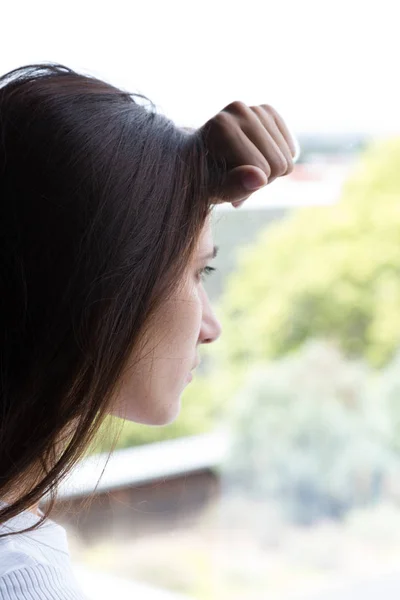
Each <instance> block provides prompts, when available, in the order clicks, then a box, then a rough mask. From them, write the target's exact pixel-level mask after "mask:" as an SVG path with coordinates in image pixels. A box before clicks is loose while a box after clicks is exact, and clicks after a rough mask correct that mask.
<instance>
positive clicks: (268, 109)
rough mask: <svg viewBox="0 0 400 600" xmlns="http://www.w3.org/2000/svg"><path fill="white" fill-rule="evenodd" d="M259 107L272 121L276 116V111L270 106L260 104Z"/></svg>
mask: <svg viewBox="0 0 400 600" xmlns="http://www.w3.org/2000/svg"><path fill="white" fill-rule="evenodd" d="M261 107H262V108H263V109H264V112H265V113H266V114H267V115H268V116H269V117H270V118H271V119H274V118H275V116H276V110H275V109H274V107H273V106H271V105H270V104H261Z"/></svg>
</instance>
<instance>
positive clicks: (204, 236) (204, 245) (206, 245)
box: [198, 219, 214, 253]
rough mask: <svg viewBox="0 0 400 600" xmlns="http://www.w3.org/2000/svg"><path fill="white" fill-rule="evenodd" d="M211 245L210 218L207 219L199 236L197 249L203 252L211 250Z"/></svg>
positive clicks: (212, 242) (212, 241) (212, 243)
mask: <svg viewBox="0 0 400 600" xmlns="http://www.w3.org/2000/svg"><path fill="white" fill-rule="evenodd" d="M213 245H214V240H213V234H212V227H211V220H210V219H207V221H206V222H205V224H204V227H203V229H202V232H201V235H200V238H199V244H198V251H199V252H201V253H203V252H205V251H207V250H211V249H212V247H213Z"/></svg>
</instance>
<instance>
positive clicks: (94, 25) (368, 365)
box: [0, 0, 400, 600]
mask: <svg viewBox="0 0 400 600" xmlns="http://www.w3.org/2000/svg"><path fill="white" fill-rule="evenodd" d="M1 12H2V23H3V26H2V36H1V39H0V49H1V52H0V67H1V72H2V73H5V72H6V71H8V70H10V69H12V68H16V67H18V66H21V65H23V64H29V63H34V62H47V61H54V62H61V63H64V64H66V65H67V66H70V67H72V68H75V69H77V70H80V71H81V72H86V73H88V74H92V75H94V76H97V77H100V78H102V79H105V80H107V81H109V82H110V83H112V84H114V85H117V86H120V87H123V88H124V89H126V90H129V91H131V92H138V93H142V94H145V95H146V96H148V97H149V98H150V99H151V100H152V101H153V102H154V103H155V104H156V105H157V106H158V109H159V110H160V111H161V112H163V113H165V114H166V115H167V116H168V117H170V118H171V119H173V120H174V121H175V122H176V123H177V124H178V125H182V126H190V127H199V126H201V125H202V124H203V123H204V122H205V121H206V120H208V119H209V118H210V117H211V116H213V115H214V114H216V113H217V112H218V111H219V110H221V109H222V108H223V107H224V106H226V105H227V104H228V103H230V102H232V101H233V100H241V101H243V102H246V103H247V104H248V105H254V104H261V103H268V104H272V105H273V106H274V107H275V108H276V109H277V110H278V112H280V113H281V114H282V116H283V117H284V119H285V120H286V121H287V122H288V124H289V126H290V127H291V129H292V131H293V132H294V134H295V135H296V137H297V139H298V141H299V144H300V148H301V154H300V158H299V160H298V162H297V164H296V166H295V169H294V171H293V173H292V174H291V175H290V176H289V177H286V178H284V179H283V180H278V181H276V182H274V183H273V184H272V185H271V186H267V188H266V189H263V190H260V191H259V192H257V193H255V194H254V195H253V196H252V197H251V199H249V200H248V201H246V203H245V204H244V205H243V206H242V207H241V208H240V209H238V210H235V209H233V208H232V207H231V206H224V205H220V206H218V207H216V208H215V210H214V214H213V227H214V241H215V243H216V244H217V245H218V246H219V254H218V257H217V258H216V259H215V260H214V261H213V266H215V267H217V269H218V270H217V272H216V273H215V274H213V275H212V276H211V277H210V278H209V279H207V281H206V283H205V286H206V289H207V291H208V293H209V295H210V297H211V299H212V301H213V303H214V306H215V311H216V314H217V316H218V318H219V319H220V321H221V323H222V328H223V333H222V336H221V338H220V339H219V340H218V341H217V342H216V343H214V344H212V345H211V346H210V347H203V348H201V351H200V354H201V358H202V364H201V366H200V367H199V368H198V370H197V372H196V375H195V378H194V380H193V382H192V383H191V384H190V385H189V386H187V388H186V389H185V392H184V394H183V397H182V410H181V414H180V416H179V417H178V419H177V420H176V421H175V422H174V423H172V424H171V425H168V426H166V427H160V428H155V427H146V426H144V425H136V424H132V423H125V424H124V426H123V429H122V433H121V436H120V440H119V443H118V446H117V449H116V451H115V452H114V454H113V455H112V458H111V459H110V460H109V461H108V463H107V464H106V458H107V456H108V450H109V444H108V441H107V439H108V438H107V435H105V436H104V437H103V438H102V439H101V440H99V442H98V444H97V446H96V447H94V448H92V449H91V450H90V452H89V453H88V454H87V456H86V457H85V458H84V459H83V460H82V462H81V464H80V465H79V468H77V469H76V471H75V472H74V473H73V474H72V475H71V477H70V478H69V479H68V480H67V481H66V482H65V485H64V487H63V488H61V490H60V494H59V501H58V503H57V506H56V512H55V513H54V520H56V521H58V522H60V523H61V524H62V525H64V526H65V527H66V529H67V532H68V536H69V544H70V550H71V556H72V560H73V563H74V567H75V572H76V574H77V577H78V578H79V580H80V582H81V585H82V587H83V588H84V591H85V593H86V594H87V595H88V597H89V598H93V600H95V599H96V600H101V599H102V598H106V597H107V598H109V597H110V594H114V595H118V598H121V599H123V598H132V597H140V598H141V600H168V599H169V600H174V599H175V600H178V599H179V598H180V599H181V600H183V599H184V598H186V600H189V599H192V600H194V599H196V600H217V599H218V600H225V599H226V600H227V599H228V598H229V600H242V599H246V600H259V599H260V600H261V599H271V600H278V599H279V600H300V599H302V600H332V599H339V598H340V599H341V600H350V599H351V600H358V599H362V600H369V599H378V598H385V600H390V599H392V598H393V599H394V598H396V599H397V598H399V596H400V112H399V107H400V97H399V96H400V94H399V91H398V90H399V88H398V81H397V79H398V56H399V41H398V39H399V26H398V18H397V10H396V3H395V2H393V1H392V0H381V1H380V2H379V3H378V2H373V1H372V2H368V3H367V2H361V1H357V0H346V1H341V0H335V2H333V1H325V2H321V1H318V0H303V1H302V2H298V1H295V0H292V1H290V0H280V1H279V2H271V1H269V0H263V1H262V2H261V0H260V1H258V2H256V1H253V0H247V1H246V2H238V1H236V2H235V1H232V0H231V1H230V2H228V1H226V0H214V1H213V2H210V1H209V0H203V1H202V2H201V3H196V2H177V1H174V0H170V1H169V2H161V1H153V2H151V3H144V2H130V3H127V2H121V1H120V0H114V2H112V3H110V2H93V1H85V0H83V1H80V2H76V1H75V0H72V1H70V2H68V3H54V2H49V1H45V0H37V1H36V0H35V1H34V2H29V3H28V2H20V3H16V4H12V3H11V2H10V0H4V2H3V4H2V11H1ZM112 419H114V417H110V421H111V420H112ZM109 424H110V423H107V424H106V425H107V426H108V425H109ZM104 467H105V469H104V472H103V468H104ZM99 478H100V480H99ZM90 496H92V497H93V500H92V501H91V504H90V506H89V507H88V508H87V509H86V510H82V508H81V503H82V501H84V500H85V498H88V497H90ZM135 594H136V595H135Z"/></svg>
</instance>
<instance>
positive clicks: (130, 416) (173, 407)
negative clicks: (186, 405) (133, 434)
mask: <svg viewBox="0 0 400 600" xmlns="http://www.w3.org/2000/svg"><path fill="white" fill-rule="evenodd" d="M180 410H181V398H180V396H175V397H173V398H172V399H168V400H166V399H165V397H164V398H162V399H161V400H160V401H154V402H150V401H149V402H148V403H147V405H146V406H145V407H143V410H138V407H137V406H132V407H128V408H127V410H126V411H122V410H117V411H113V412H112V413H111V414H112V415H114V416H115V417H120V418H122V419H124V420H126V421H131V422H133V423H140V424H141V425H150V426H153V427H162V426H163V425H169V424H170V423H172V422H173V421H175V419H176V418H177V417H178V416H179V413H180Z"/></svg>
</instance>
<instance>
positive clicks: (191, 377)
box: [186, 373, 193, 381]
mask: <svg viewBox="0 0 400 600" xmlns="http://www.w3.org/2000/svg"><path fill="white" fill-rule="evenodd" d="M192 379H193V375H192V374H191V373H188V375H187V378H186V380H187V381H192Z"/></svg>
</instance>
